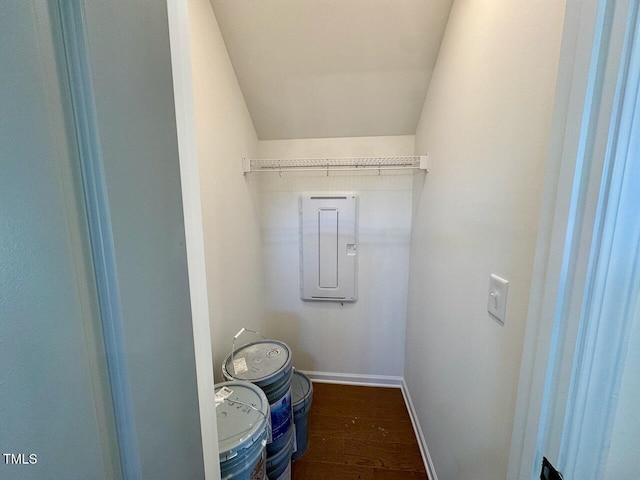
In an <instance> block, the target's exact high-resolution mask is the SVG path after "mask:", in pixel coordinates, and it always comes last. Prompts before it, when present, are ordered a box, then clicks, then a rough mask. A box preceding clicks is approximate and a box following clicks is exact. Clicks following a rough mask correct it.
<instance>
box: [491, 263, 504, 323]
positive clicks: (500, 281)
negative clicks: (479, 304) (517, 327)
mask: <svg viewBox="0 0 640 480" xmlns="http://www.w3.org/2000/svg"><path fill="white" fill-rule="evenodd" d="M508 289H509V282H508V281H507V280H505V279H504V278H500V277H499V276H497V275H494V274H491V277H490V278H489V302H488V304H487V311H488V312H489V313H490V314H491V315H493V316H494V317H495V318H496V319H497V320H499V321H501V322H502V323H504V319H505V315H506V313H507V290H508Z"/></svg>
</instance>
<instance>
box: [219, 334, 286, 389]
mask: <svg viewBox="0 0 640 480" xmlns="http://www.w3.org/2000/svg"><path fill="white" fill-rule="evenodd" d="M224 366H225V368H224V369H223V371H224V370H226V373H227V374H229V376H230V377H232V378H236V379H239V380H247V381H249V382H253V383H255V384H257V385H261V383H262V384H269V383H272V382H274V381H276V380H278V378H280V377H281V376H285V375H287V373H288V371H289V369H290V367H291V349H290V348H289V347H288V346H287V344H286V343H284V342H280V341H278V340H261V341H258V342H253V343H248V344H247V345H244V346H242V347H240V348H239V349H238V350H236V351H235V352H233V362H232V360H231V355H229V357H227V360H226V362H225V365H224ZM234 366H235V368H234Z"/></svg>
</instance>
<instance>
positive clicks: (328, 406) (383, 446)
mask: <svg viewBox="0 0 640 480" xmlns="http://www.w3.org/2000/svg"><path fill="white" fill-rule="evenodd" d="M313 388H314V394H313V404H312V407H311V412H310V414H309V434H310V435H309V446H308V448H307V452H306V453H305V454H304V455H303V456H302V457H301V458H299V459H298V460H296V461H295V462H294V464H293V469H292V479H293V480H320V479H322V480H400V479H402V480H428V477H427V474H426V471H425V468H424V464H423V462H422V456H421V455H420V449H419V447H418V442H417V440H416V437H415V433H414V431H413V426H412V424H411V419H410V417H409V413H408V412H407V409H406V406H405V403H404V398H403V396H402V392H401V391H400V389H397V388H378V387H359V386H350V385H335V384H318V383H314V385H313Z"/></svg>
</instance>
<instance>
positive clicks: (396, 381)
mask: <svg viewBox="0 0 640 480" xmlns="http://www.w3.org/2000/svg"><path fill="white" fill-rule="evenodd" d="M300 371H301V372H302V373H304V374H305V375H307V376H308V377H309V378H310V379H311V381H313V382H316V383H338V384H341V385H360V386H363V387H394V388H402V377H393V376H388V375H360V374H357V373H335V372H309V371H304V370H300Z"/></svg>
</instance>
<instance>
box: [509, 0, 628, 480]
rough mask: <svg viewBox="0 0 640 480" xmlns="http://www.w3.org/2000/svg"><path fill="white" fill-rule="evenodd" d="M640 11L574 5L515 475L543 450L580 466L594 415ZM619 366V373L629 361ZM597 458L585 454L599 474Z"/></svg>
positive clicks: (596, 1)
mask: <svg viewBox="0 0 640 480" xmlns="http://www.w3.org/2000/svg"><path fill="white" fill-rule="evenodd" d="M637 9H638V1H637V0H618V1H615V0H568V2H567V8H566V14H565V24H564V30H563V40H562V49H561V56H560V66H559V72H558V80H557V85H556V100H555V110H554V118H553V124H552V135H551V142H550V150H549V159H548V165H547V172H546V180H545V188H544V196H543V207H542V211H541V218H540V226H539V231H538V242H537V247H536V256H535V265H534V272H533V281H532V287H531V296H530V306H529V313H528V318H527V328H526V333H525V343H524V349H523V357H522V365H521V372H520V380H519V385H518V399H517V403H516V411H515V418H514V429H513V434H512V441H511V452H510V459H509V470H508V478H509V479H512V480H515V479H519V480H520V479H522V480H530V479H534V478H538V477H537V475H538V472H539V465H540V464H539V462H540V461H541V458H542V456H543V455H545V456H547V457H548V458H550V459H551V460H552V462H554V463H558V462H559V464H560V466H561V467H562V466H564V465H567V466H568V468H569V469H571V468H573V467H571V465H575V464H576V463H575V461H576V459H577V457H576V452H575V451H574V452H573V453H571V450H572V448H571V447H570V445H571V443H572V441H575V438H576V437H575V436H574V437H573V438H572V435H573V433H572V431H573V432H575V428H574V427H575V426H576V425H577V424H581V423H582V419H584V418H586V417H585V416H584V415H585V414H586V410H585V404H584V402H582V400H581V395H584V392H580V387H579V385H580V377H581V376H582V377H584V376H585V375H589V370H588V369H586V370H585V369H576V368H574V366H575V365H577V364H584V362H587V363H588V362H589V361H590V359H593V358H595V356H596V355H597V354H598V353H597V352H596V350H595V349H594V348H592V347H588V348H587V347H585V345H592V346H593V345H595V343H594V342H595V339H596V336H597V335H598V328H593V325H594V324H595V325H597V324H598V323H600V322H599V321H598V318H590V319H589V318H586V315H587V312H588V310H589V308H590V307H592V305H591V298H592V297H596V296H597V294H598V293H601V292H602V290H603V288H604V286H603V285H598V284H597V282H595V279H596V277H595V275H596V266H597V264H598V262H602V263H605V264H606V263H607V261H608V259H609V258H610V255H611V252H610V251H607V250H606V249H604V248H602V247H603V246H605V244H604V243H603V240H604V242H605V243H606V238H604V239H603V227H604V212H605V210H606V206H607V202H608V201H609V200H611V201H613V202H615V200H616V198H617V197H619V195H620V189H619V188H617V189H616V184H615V182H613V181H612V178H613V177H612V169H613V163H614V162H613V158H612V148H613V150H615V145H616V144H617V143H618V142H621V143H622V142H625V141H627V140H629V135H630V130H626V131H625V130H624V129H619V128H618V126H619V124H620V121H621V117H622V110H623V109H622V105H623V103H624V98H623V96H622V93H623V92H624V87H625V85H626V84H627V82H629V81H632V80H633V79H632V78H631V77H630V76H629V65H630V61H631V57H630V49H629V48H627V45H628V44H629V42H630V40H631V38H632V36H633V35H634V31H633V30H634V28H633V27H634V19H635V18H636V16H637ZM621 26H624V28H620V27H621ZM614 27H615V28H614ZM625 135H626V138H625ZM596 260H597V261H596ZM594 282H595V283H594ZM598 289H600V290H598ZM587 320H588V321H589V322H590V323H591V326H589V328H586V327H585V322H587ZM602 323H603V324H604V322H602ZM616 333H617V334H620V333H621V332H616ZM589 336H591V338H588V337H589ZM612 368H614V369H617V370H618V371H615V372H614V374H613V375H611V378H612V379H615V378H616V377H617V376H619V373H620V372H619V369H620V365H617V366H616V365H612ZM614 383H615V382H611V381H609V382H607V381H602V382H600V385H598V388H602V389H603V391H606V392H611V389H612V388H614ZM594 386H595V385H593V384H592V388H593V387H594ZM572 425H573V426H572ZM606 429H607V425H606V422H603V423H602V424H599V425H597V426H596V427H595V429H592V430H591V431H590V432H589V435H590V436H592V437H594V438H604V435H605V434H606ZM572 455H573V456H572ZM596 457H597V456H596V455H594V456H593V458H591V459H587V458H582V459H581V460H580V461H581V462H588V463H589V465H588V468H591V469H592V470H589V471H592V472H596V468H597V463H596V462H597V461H598V459H597V458H596ZM585 466H586V464H585ZM568 472H569V473H570V471H569V470H568ZM567 478H571V476H567Z"/></svg>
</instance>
